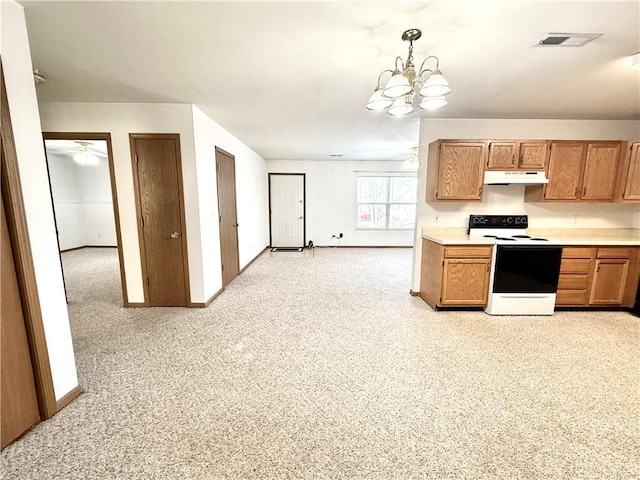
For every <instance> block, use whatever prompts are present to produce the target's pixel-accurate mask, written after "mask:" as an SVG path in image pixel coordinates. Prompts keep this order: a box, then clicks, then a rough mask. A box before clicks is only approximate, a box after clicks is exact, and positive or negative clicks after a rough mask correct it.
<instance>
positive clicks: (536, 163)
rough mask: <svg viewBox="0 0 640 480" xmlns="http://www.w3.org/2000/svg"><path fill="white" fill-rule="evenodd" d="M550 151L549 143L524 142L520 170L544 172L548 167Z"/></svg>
mask: <svg viewBox="0 0 640 480" xmlns="http://www.w3.org/2000/svg"><path fill="white" fill-rule="evenodd" d="M548 158H549V150H548V147H547V142H522V143H520V155H519V158H518V168H520V169H521V170H544V169H545V168H546V167H547V160H548Z"/></svg>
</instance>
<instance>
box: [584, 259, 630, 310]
mask: <svg viewBox="0 0 640 480" xmlns="http://www.w3.org/2000/svg"><path fill="white" fill-rule="evenodd" d="M630 255H631V250H630V249H628V248H599V249H598V254H597V257H598V258H596V262H595V267H594V272H593V281H592V284H591V295H590V296H589V304H590V305H622V302H623V299H624V292H625V287H626V285H627V276H628V274H629V264H630V259H629V257H630Z"/></svg>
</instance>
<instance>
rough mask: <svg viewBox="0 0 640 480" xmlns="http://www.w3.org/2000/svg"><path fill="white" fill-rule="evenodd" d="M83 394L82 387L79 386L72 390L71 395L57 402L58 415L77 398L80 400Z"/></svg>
mask: <svg viewBox="0 0 640 480" xmlns="http://www.w3.org/2000/svg"><path fill="white" fill-rule="evenodd" d="M82 392H83V390H82V387H80V385H77V386H76V388H74V389H73V390H71V391H70V392H69V393H67V394H66V395H65V396H64V397H62V398H61V399H60V400H57V401H56V413H58V412H59V411H60V410H62V409H63V408H64V407H66V406H67V405H69V404H70V403H71V402H73V401H74V400H75V399H76V398H78V396H79V395H80V394H81V393H82Z"/></svg>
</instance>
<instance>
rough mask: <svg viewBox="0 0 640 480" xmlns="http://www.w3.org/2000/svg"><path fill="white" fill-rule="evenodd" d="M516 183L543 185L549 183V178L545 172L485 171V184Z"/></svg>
mask: <svg viewBox="0 0 640 480" xmlns="http://www.w3.org/2000/svg"><path fill="white" fill-rule="evenodd" d="M512 183H516V184H518V185H541V184H543V183H549V179H548V178H547V175H546V174H545V172H537V171H530V172H527V171H524V170H507V171H497V170H487V171H486V172H484V184H485V185H509V184H512Z"/></svg>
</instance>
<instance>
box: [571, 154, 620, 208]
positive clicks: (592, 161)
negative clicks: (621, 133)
mask: <svg viewBox="0 0 640 480" xmlns="http://www.w3.org/2000/svg"><path fill="white" fill-rule="evenodd" d="M620 152H621V144H620V142H610V143H589V144H588V145H587V156H586V158H585V161H584V175H583V177H582V194H581V197H580V199H581V200H593V201H611V200H613V196H614V193H615V186H616V174H617V173H618V165H619V163H620Z"/></svg>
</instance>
